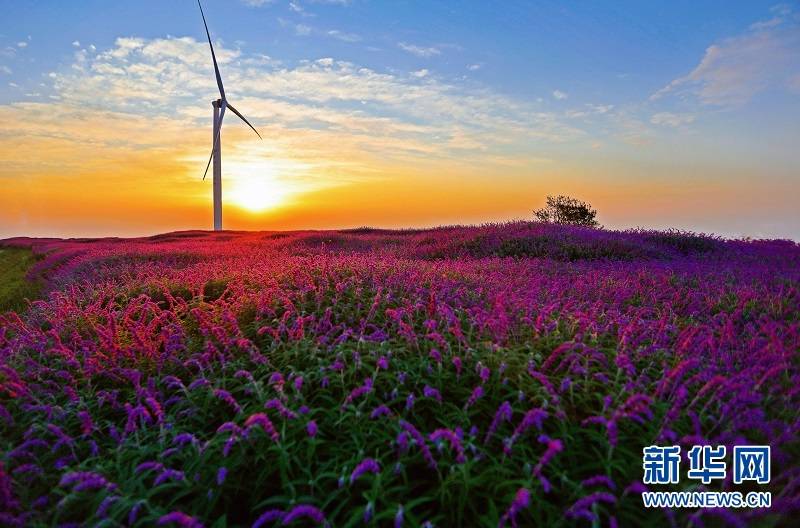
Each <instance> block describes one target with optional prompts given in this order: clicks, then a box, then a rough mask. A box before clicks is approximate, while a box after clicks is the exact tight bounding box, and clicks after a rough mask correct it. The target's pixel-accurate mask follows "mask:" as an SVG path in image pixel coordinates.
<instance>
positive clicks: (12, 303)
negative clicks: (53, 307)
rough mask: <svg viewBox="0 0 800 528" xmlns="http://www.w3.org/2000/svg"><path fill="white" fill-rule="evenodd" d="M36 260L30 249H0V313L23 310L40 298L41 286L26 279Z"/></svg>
mask: <svg viewBox="0 0 800 528" xmlns="http://www.w3.org/2000/svg"><path fill="white" fill-rule="evenodd" d="M36 260H37V258H36V257H35V256H34V255H33V253H32V252H31V250H29V249H20V248H8V247H0V312H5V311H11V310H14V311H20V310H23V309H25V307H26V306H27V300H33V299H36V298H37V297H38V296H39V292H40V290H41V285H40V284H39V283H38V282H36V281H31V280H28V279H27V278H26V274H27V273H28V269H29V268H30V267H31V265H33V264H34V263H35V262H36Z"/></svg>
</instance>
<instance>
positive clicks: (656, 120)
mask: <svg viewBox="0 0 800 528" xmlns="http://www.w3.org/2000/svg"><path fill="white" fill-rule="evenodd" d="M650 122H651V123H653V124H654V125H666V126H671V127H675V128H677V127H679V126H682V125H688V124H690V123H693V122H694V116H693V115H691V114H673V113H672V112H659V113H657V114H653V116H652V117H651V118H650Z"/></svg>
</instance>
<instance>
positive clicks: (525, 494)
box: [499, 488, 531, 528]
mask: <svg viewBox="0 0 800 528" xmlns="http://www.w3.org/2000/svg"><path fill="white" fill-rule="evenodd" d="M530 505H531V492H530V491H528V490H527V489H525V488H520V489H518V490H517V493H516V494H515V495H514V500H513V501H511V506H509V507H508V510H506V512H505V513H504V514H503V516H502V517H501V518H500V524H499V526H500V527H501V528H502V527H503V526H505V525H506V523H507V522H509V521H510V522H511V526H513V527H516V526H517V515H518V514H519V512H521V511H522V510H524V509H526V508H528V507H529V506H530Z"/></svg>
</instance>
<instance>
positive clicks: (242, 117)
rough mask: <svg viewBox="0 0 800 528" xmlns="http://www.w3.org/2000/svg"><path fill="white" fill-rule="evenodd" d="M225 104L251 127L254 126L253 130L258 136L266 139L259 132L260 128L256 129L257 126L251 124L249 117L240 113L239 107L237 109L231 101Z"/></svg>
mask: <svg viewBox="0 0 800 528" xmlns="http://www.w3.org/2000/svg"><path fill="white" fill-rule="evenodd" d="M225 106H227V107H228V108H230V109H231V112H233V113H234V114H236V115H237V116H239V118H240V119H241V120H242V121H244V122H245V123H247V126H249V127H250V128H252V129H253V132H255V133H256V135H257V136H258V139H264V138H262V137H261V134H259V133H258V130H256V127H254V126H253V125H251V124H250V121H248V120H247V119H246V118H245V117H244V116H243V115H242V114H240V113H239V111H238V110H237V109H235V108H234V107H233V105H232V104H230V103H228V102H226V103H225Z"/></svg>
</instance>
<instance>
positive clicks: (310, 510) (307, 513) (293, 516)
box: [282, 504, 325, 526]
mask: <svg viewBox="0 0 800 528" xmlns="http://www.w3.org/2000/svg"><path fill="white" fill-rule="evenodd" d="M302 518H306V519H309V520H311V521H312V522H314V523H316V524H322V523H324V522H325V514H324V513H322V511H320V510H319V508H316V507H314V506H311V505H310V504H300V505H298V506H295V507H294V508H292V509H291V510H290V511H289V512H288V513H287V514H286V515H285V516H284V517H283V523H282V524H283V525H284V526H287V525H289V524H292V523H293V522H294V521H296V520H297V519H302Z"/></svg>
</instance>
